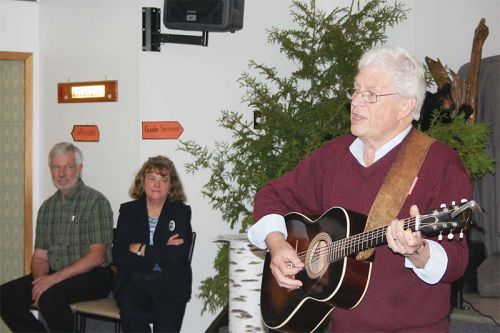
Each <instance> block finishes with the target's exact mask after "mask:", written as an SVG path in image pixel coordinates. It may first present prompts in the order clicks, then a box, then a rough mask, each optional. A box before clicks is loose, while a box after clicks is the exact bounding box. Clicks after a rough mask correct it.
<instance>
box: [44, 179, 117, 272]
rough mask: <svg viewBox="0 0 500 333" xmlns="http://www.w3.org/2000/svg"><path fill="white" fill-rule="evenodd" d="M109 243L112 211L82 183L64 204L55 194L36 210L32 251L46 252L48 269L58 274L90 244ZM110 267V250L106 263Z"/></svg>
mask: <svg viewBox="0 0 500 333" xmlns="http://www.w3.org/2000/svg"><path fill="white" fill-rule="evenodd" d="M112 241H113V211H112V210H111V205H110V204H109V201H108V200H107V199H106V197H105V196H104V195H103V194H101V193H100V192H98V191H96V190H94V189H92V188H90V187H88V186H86V185H85V184H84V183H83V181H82V180H80V182H79V183H78V185H77V186H76V187H75V188H74V189H73V190H72V191H71V192H70V193H68V194H67V195H66V196H65V198H64V202H63V201H62V200H61V194H60V193H59V191H57V192H56V193H54V194H53V195H52V196H51V197H50V198H48V199H47V200H45V202H44V203H43V204H42V206H41V207H40V209H39V210H38V217H37V223H36V238H35V249H43V250H47V251H48V258H49V267H50V268H51V269H52V270H56V271H57V270H60V269H62V268H64V267H66V266H69V265H70V264H72V263H73V262H75V261H76V260H78V259H80V258H81V257H83V256H84V255H85V254H87V253H88V252H89V247H90V245H91V244H96V243H106V244H111V243H112ZM110 263H111V249H110V247H109V246H108V249H107V251H106V263H105V264H104V266H105V265H108V264H110Z"/></svg>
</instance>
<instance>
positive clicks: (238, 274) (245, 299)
mask: <svg viewBox="0 0 500 333" xmlns="http://www.w3.org/2000/svg"><path fill="white" fill-rule="evenodd" d="M219 240H223V241H228V242H229V325H228V331H229V332H230V333H240V332H265V331H267V329H266V327H265V326H264V324H263V323H262V316H261V313H260V288H261V282H262V267H263V265H264V257H265V255H266V252H265V250H261V249H258V248H256V247H255V246H253V245H252V244H250V242H249V241H248V239H247V236H246V234H236V235H223V236H220V237H219Z"/></svg>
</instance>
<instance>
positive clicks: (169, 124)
mask: <svg viewBox="0 0 500 333" xmlns="http://www.w3.org/2000/svg"><path fill="white" fill-rule="evenodd" d="M183 131H184V128H183V127H182V126H181V124H180V123H179V122H178V121H143V122H142V139H143V140H144V139H177V138H179V136H181V134H182V132H183Z"/></svg>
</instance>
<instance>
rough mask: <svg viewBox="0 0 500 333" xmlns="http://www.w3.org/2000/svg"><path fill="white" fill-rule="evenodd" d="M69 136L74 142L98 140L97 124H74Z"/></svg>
mask: <svg viewBox="0 0 500 333" xmlns="http://www.w3.org/2000/svg"><path fill="white" fill-rule="evenodd" d="M71 136H72V137H73V141H75V142H98V141H99V128H98V127H97V125H74V126H73V130H72V131H71Z"/></svg>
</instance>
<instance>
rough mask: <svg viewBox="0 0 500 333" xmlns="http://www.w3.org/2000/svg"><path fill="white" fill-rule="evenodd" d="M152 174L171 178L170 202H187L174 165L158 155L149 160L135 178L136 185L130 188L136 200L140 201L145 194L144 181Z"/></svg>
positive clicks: (130, 192)
mask: <svg viewBox="0 0 500 333" xmlns="http://www.w3.org/2000/svg"><path fill="white" fill-rule="evenodd" d="M151 172H156V173H158V174H160V175H162V176H163V177H167V176H170V192H169V194H168V197H167V200H168V201H180V202H185V201H186V195H185V194H184V190H183V189H182V183H181V180H180V178H179V175H178V174H177V171H176V170H175V166H174V163H173V162H172V161H171V160H170V159H168V158H167V157H165V156H162V155H158V156H154V157H150V158H148V160H147V161H146V162H144V164H143V165H142V167H141V169H140V170H139V172H138V173H137V175H136V176H135V180H134V184H133V185H132V187H131V188H130V191H129V195H130V196H131V197H132V198H134V199H139V198H140V197H141V196H142V195H143V194H144V179H145V178H146V175H147V174H148V173H151Z"/></svg>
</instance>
